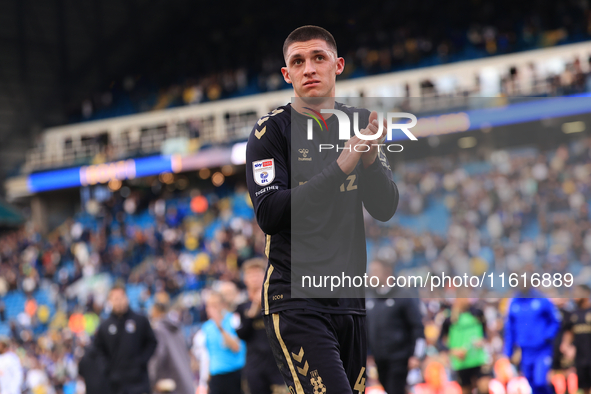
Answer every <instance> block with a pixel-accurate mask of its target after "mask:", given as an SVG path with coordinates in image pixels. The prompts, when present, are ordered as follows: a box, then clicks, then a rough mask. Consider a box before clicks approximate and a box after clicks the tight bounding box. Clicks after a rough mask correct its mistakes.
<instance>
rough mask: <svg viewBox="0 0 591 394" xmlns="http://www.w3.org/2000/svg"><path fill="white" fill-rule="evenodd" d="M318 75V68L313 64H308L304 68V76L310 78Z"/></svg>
mask: <svg viewBox="0 0 591 394" xmlns="http://www.w3.org/2000/svg"><path fill="white" fill-rule="evenodd" d="M314 74H316V68H315V67H314V64H313V63H312V62H306V64H305V67H304V75H305V76H310V75H314Z"/></svg>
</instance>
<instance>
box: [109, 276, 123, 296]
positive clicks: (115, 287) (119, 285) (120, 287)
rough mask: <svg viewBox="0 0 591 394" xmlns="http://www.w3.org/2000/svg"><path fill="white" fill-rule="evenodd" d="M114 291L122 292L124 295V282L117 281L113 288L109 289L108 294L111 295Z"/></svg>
mask: <svg viewBox="0 0 591 394" xmlns="http://www.w3.org/2000/svg"><path fill="white" fill-rule="evenodd" d="M114 290H122V291H123V292H124V293H126V288H125V282H124V281H123V280H121V279H118V280H117V281H116V282H115V284H114V285H113V287H111V290H109V294H111V292H113V291H114Z"/></svg>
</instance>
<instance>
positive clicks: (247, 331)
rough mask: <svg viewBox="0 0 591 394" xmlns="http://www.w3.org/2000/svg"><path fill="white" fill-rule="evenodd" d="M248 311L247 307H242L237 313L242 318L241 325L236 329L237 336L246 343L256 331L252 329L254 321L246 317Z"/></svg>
mask: <svg viewBox="0 0 591 394" xmlns="http://www.w3.org/2000/svg"><path fill="white" fill-rule="evenodd" d="M246 310H247V308H246V307H245V306H240V307H239V308H238V311H237V312H238V315H239V317H240V324H239V325H238V327H236V335H238V338H240V339H242V340H244V341H247V340H248V339H249V338H250V337H251V336H252V333H253V331H254V329H253V327H252V322H253V321H254V319H251V318H249V317H247V316H246V313H245V311H246Z"/></svg>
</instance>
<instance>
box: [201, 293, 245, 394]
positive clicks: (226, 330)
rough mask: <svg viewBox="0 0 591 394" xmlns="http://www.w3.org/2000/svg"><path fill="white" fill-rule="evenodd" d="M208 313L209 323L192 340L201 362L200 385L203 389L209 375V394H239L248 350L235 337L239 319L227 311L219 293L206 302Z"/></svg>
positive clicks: (212, 294) (213, 294) (204, 324)
mask: <svg viewBox="0 0 591 394" xmlns="http://www.w3.org/2000/svg"><path fill="white" fill-rule="evenodd" d="M205 310H206V312H207V316H208V317H209V320H208V321H206V322H205V323H203V325H202V326H201V330H199V331H198V332H197V334H195V338H194V339H193V352H194V354H195V357H196V358H197V359H198V360H199V361H200V362H199V368H200V369H201V371H200V375H201V380H200V382H199V385H200V386H201V387H203V384H204V383H205V382H204V381H203V380H205V379H207V375H209V382H208V385H209V394H240V390H241V372H242V368H243V367H244V362H245V358H246V346H245V345H244V343H243V342H242V341H241V340H240V339H239V338H238V337H237V336H236V331H235V328H234V327H236V326H237V325H238V322H237V321H236V320H237V319H234V315H233V314H231V313H229V312H228V311H227V305H226V304H225V302H224V299H223V298H222V296H221V295H220V294H219V293H216V292H212V293H211V294H210V295H209V297H208V298H207V300H206V302H205ZM204 368H207V373H206V372H205V370H204Z"/></svg>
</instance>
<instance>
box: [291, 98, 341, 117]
mask: <svg viewBox="0 0 591 394" xmlns="http://www.w3.org/2000/svg"><path fill="white" fill-rule="evenodd" d="M334 104H335V99H334V97H296V99H295V100H294V101H293V102H292V104H291V107H292V108H293V109H295V110H296V111H297V112H299V113H304V112H308V110H307V109H306V108H311V109H313V110H314V111H316V112H320V110H322V109H334ZM322 116H323V117H324V119H327V118H329V117H331V116H332V114H323V115H322Z"/></svg>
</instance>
